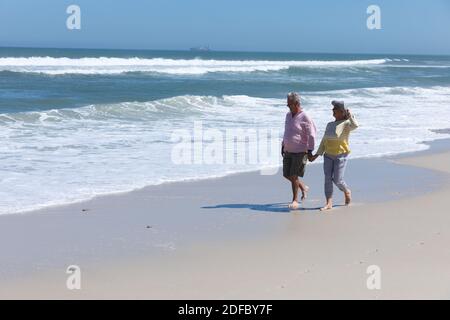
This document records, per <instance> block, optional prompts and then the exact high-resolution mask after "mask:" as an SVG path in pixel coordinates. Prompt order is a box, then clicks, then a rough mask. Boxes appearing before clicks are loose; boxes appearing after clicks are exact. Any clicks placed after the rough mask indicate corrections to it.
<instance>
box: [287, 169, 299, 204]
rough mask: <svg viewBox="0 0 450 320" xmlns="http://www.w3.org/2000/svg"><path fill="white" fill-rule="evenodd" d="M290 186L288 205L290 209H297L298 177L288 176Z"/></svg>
mask: <svg viewBox="0 0 450 320" xmlns="http://www.w3.org/2000/svg"><path fill="white" fill-rule="evenodd" d="M288 179H289V181H291V186H292V203H291V204H290V205H289V208H290V209H298V189H299V187H300V184H299V181H298V177H297V176H293V177H289V178H288Z"/></svg>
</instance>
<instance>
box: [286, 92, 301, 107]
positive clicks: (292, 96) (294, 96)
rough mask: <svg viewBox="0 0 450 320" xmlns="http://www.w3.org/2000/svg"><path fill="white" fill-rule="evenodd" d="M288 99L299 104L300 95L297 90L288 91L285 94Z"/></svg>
mask: <svg viewBox="0 0 450 320" xmlns="http://www.w3.org/2000/svg"><path fill="white" fill-rule="evenodd" d="M287 98H288V100H289V101H291V102H294V103H295V104H297V103H298V104H300V95H299V94H298V93H297V92H290V93H288V95H287Z"/></svg>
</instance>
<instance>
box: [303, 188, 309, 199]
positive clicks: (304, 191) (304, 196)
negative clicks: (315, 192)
mask: <svg viewBox="0 0 450 320" xmlns="http://www.w3.org/2000/svg"><path fill="white" fill-rule="evenodd" d="M308 191H309V187H308V186H305V187H304V188H303V190H302V200H305V199H306V198H307V197H308Z"/></svg>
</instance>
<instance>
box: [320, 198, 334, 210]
mask: <svg viewBox="0 0 450 320" xmlns="http://www.w3.org/2000/svg"><path fill="white" fill-rule="evenodd" d="M331 209H333V201H332V200H331V199H327V204H326V205H325V207H323V208H320V211H326V210H331Z"/></svg>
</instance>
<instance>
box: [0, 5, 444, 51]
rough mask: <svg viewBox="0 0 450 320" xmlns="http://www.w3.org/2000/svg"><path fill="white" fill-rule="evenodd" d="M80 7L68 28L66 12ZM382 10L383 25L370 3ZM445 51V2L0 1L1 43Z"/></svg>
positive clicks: (132, 47) (65, 46)
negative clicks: (373, 20) (373, 19)
mask: <svg viewBox="0 0 450 320" xmlns="http://www.w3.org/2000/svg"><path fill="white" fill-rule="evenodd" d="M72 4H76V5H78V6H79V7H80V9H81V29H80V30H68V29H67V27H66V20H67V18H68V16H69V14H67V13H66V9H67V7H68V6H69V5H72ZM372 4H375V5H378V6H379V7H380V9H381V30H369V29H368V28H367V24H366V21H367V18H368V17H369V15H368V14H367V12H366V11H367V8H368V6H369V5H372ZM201 45H209V46H210V47H211V49H213V50H226V51H278V52H329V53H398V54H450V0H370V1H366V0H339V1H336V0H314V1H312V0H310V1H304V0H276V1H275V0H272V1H268V0H126V1H125V0H70V1H66V0H1V1H0V46H20V47H57V48H118V49H168V50H186V49H189V48H190V47H194V46H201Z"/></svg>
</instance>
